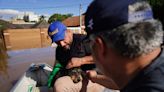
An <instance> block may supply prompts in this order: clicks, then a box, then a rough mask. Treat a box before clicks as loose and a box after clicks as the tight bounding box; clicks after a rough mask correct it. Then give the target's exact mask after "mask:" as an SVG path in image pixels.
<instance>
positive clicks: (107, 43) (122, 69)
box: [85, 0, 164, 92]
mask: <svg viewBox="0 0 164 92" xmlns="http://www.w3.org/2000/svg"><path fill="white" fill-rule="evenodd" d="M85 26H86V32H87V39H89V40H90V43H91V44H90V46H91V49H92V53H93V57H94V58H93V59H94V61H95V62H96V67H97V68H99V70H100V72H101V73H102V74H104V75H106V76H107V77H109V78H111V79H112V80H113V81H114V82H115V83H116V85H117V86H118V89H119V90H120V92H164V51H163V49H162V48H163V47H162V46H161V45H162V43H163V34H164V33H163V29H162V24H161V22H160V21H158V20H156V19H154V18H153V12H152V9H151V7H150V5H149V3H148V2H146V0H94V1H93V2H92V3H91V4H90V5H89V7H88V9H87V11H86V13H85ZM94 72H95V71H94ZM92 73H93V71H90V72H88V74H89V75H90V74H92ZM95 76H97V75H96V74H95ZM95 76H93V75H92V76H89V77H90V79H91V80H92V79H93V78H95ZM96 81H97V83H100V81H99V80H98V79H97V80H96V79H95V80H94V82H96ZM101 81H103V80H101ZM103 85H107V83H105V82H104V83H103ZM109 88H110V87H109Z"/></svg>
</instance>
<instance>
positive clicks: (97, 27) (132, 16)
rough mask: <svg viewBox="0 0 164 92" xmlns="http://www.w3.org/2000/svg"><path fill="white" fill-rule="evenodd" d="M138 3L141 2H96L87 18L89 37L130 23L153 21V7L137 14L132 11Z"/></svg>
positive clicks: (123, 0)
mask: <svg viewBox="0 0 164 92" xmlns="http://www.w3.org/2000/svg"><path fill="white" fill-rule="evenodd" d="M140 1H141V0H140ZM137 2H139V0H94V1H93V2H92V3H91V4H90V6H89V7H88V9H87V12H86V16H85V26H86V31H87V35H90V34H92V33H95V32H99V31H106V30H112V29H114V28H117V27H118V26H120V25H123V24H126V23H130V22H138V21H143V20H147V19H152V18H153V14H152V10H151V7H149V8H147V9H146V10H145V9H144V10H142V9H141V10H139V11H137V12H136V11H135V12H131V11H130V9H132V8H134V7H132V8H131V7H130V6H131V5H133V4H135V3H137ZM145 3H146V2H145Z"/></svg>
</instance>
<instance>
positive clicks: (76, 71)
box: [68, 67, 83, 83]
mask: <svg viewBox="0 0 164 92" xmlns="http://www.w3.org/2000/svg"><path fill="white" fill-rule="evenodd" d="M82 73H83V70H82V69H81V68H79V67H77V68H72V69H69V70H68V75H69V76H70V77H71V79H72V81H73V82H74V83H78V82H80V81H81V80H82V78H83V77H82Z"/></svg>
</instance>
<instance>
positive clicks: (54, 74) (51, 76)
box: [48, 63, 63, 88]
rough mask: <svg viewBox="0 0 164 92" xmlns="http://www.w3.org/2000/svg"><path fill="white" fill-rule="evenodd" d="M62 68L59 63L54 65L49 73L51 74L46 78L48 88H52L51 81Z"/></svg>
mask: <svg viewBox="0 0 164 92" xmlns="http://www.w3.org/2000/svg"><path fill="white" fill-rule="evenodd" d="M62 67H63V66H62V65H61V64H60V63H56V65H55V66H54V68H53V71H52V72H51V74H50V76H49V78H48V87H49V88H50V87H52V86H53V79H54V77H55V76H56V74H57V73H58V71H59V70H60V69H61V68H62Z"/></svg>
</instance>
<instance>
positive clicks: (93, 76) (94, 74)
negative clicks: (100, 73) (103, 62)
mask: <svg viewBox="0 0 164 92" xmlns="http://www.w3.org/2000/svg"><path fill="white" fill-rule="evenodd" d="M86 73H87V77H88V78H89V79H90V80H91V81H92V82H95V80H96V79H97V72H96V71H95V70H88V71H87V72H86Z"/></svg>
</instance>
